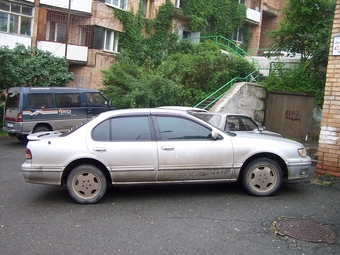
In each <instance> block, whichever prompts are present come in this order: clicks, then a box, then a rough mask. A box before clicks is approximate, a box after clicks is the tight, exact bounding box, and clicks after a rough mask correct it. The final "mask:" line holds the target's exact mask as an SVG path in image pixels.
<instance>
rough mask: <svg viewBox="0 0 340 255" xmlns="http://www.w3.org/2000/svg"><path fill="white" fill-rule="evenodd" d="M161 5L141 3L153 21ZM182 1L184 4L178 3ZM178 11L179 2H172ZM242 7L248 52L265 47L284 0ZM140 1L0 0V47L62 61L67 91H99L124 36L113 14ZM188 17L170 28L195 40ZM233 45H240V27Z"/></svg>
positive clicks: (155, 0)
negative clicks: (20, 47) (32, 50)
mask: <svg viewBox="0 0 340 255" xmlns="http://www.w3.org/2000/svg"><path fill="white" fill-rule="evenodd" d="M165 1H166V0H142V8H143V14H144V16H145V17H146V18H149V19H152V18H154V17H155V16H156V11H157V10H158V8H159V6H160V5H162V4H164V3H165ZM182 1H185V0H182ZM171 2H172V3H173V4H174V6H175V7H177V8H178V9H180V8H181V0H171ZM239 2H240V4H245V5H246V6H247V20H246V24H247V26H249V27H250V28H251V31H252V38H251V43H250V47H249V48H250V49H255V50H254V51H253V54H257V53H258V48H266V47H268V45H269V41H268V39H267V37H266V36H265V32H266V31H267V30H272V29H275V28H276V27H277V24H278V20H279V19H280V9H281V8H282V6H283V3H284V0H266V1H263V0H239ZM139 3H140V0H58V1H56V0H11V1H9V0H0V45H7V46H9V47H10V48H13V47H14V46H15V44H16V43H21V44H24V45H26V46H36V47H37V48H39V49H41V50H48V51H50V52H52V53H53V54H54V55H56V56H59V57H65V58H66V60H67V61H68V62H69V64H70V71H71V72H72V73H73V74H74V81H71V82H70V83H69V84H68V86H73V87H91V88H97V89H98V88H100V87H101V82H102V73H101V70H105V69H108V68H109V67H110V65H111V64H112V63H113V62H114V60H115V56H116V54H117V53H118V51H119V45H118V36H119V34H120V33H122V32H123V26H122V24H121V22H120V21H119V20H118V19H117V18H116V17H114V13H113V9H114V8H119V9H122V10H135V11H137V10H138V8H139ZM189 22H190V17H188V16H185V15H183V14H181V12H178V13H177V14H176V15H174V17H173V24H174V28H175V29H176V31H178V33H179V35H180V37H183V38H198V37H199V36H200V33H199V32H196V31H190V30H188V26H187V24H188V23H189ZM233 40H235V41H236V42H237V43H242V40H243V34H242V28H240V29H236V30H235V32H234V35H233Z"/></svg>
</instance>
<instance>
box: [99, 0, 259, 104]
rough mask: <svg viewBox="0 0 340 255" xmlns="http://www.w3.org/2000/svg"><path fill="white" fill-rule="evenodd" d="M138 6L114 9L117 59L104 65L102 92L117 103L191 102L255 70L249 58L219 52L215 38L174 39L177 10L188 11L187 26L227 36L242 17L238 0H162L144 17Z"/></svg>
mask: <svg viewBox="0 0 340 255" xmlns="http://www.w3.org/2000/svg"><path fill="white" fill-rule="evenodd" d="M141 10H142V8H139V11H138V13H137V14H136V15H135V14H134V12H133V11H130V12H126V11H122V10H119V9H114V12H115V16H116V17H117V18H118V19H119V20H120V21H121V22H122V23H123V26H124V31H123V32H124V33H122V34H120V36H119V45H120V54H119V55H118V56H117V58H116V62H115V63H114V64H113V65H112V67H111V68H110V69H109V70H105V71H103V73H104V81H103V85H104V89H103V92H104V93H105V94H106V95H107V96H108V97H110V98H111V99H112V100H113V101H114V105H115V107H116V108H130V107H155V106H160V105H194V104H196V103H197V102H199V101H200V100H202V99H203V98H204V97H206V96H207V95H208V94H210V93H212V92H213V91H215V90H216V89H218V88H219V87H221V86H222V85H224V84H225V83H226V82H228V81H229V80H231V79H232V78H235V77H237V76H239V77H245V76H246V75H248V74H249V73H250V72H251V71H253V70H254V67H253V66H251V65H250V64H249V62H248V61H246V60H242V59H240V58H239V57H236V56H233V55H232V54H230V55H226V54H222V53H221V51H220V50H219V48H218V46H216V44H214V43H209V42H208V43H200V44H198V45H193V44H192V42H191V41H190V40H188V39H182V40H180V41H179V40H178V39H179V38H178V34H177V31H173V27H172V21H173V17H174V14H176V12H181V14H184V15H187V16H190V18H191V21H190V29H191V31H195V32H197V31H200V32H201V34H202V35H222V36H224V37H226V38H231V37H232V34H233V31H234V29H235V28H240V27H243V26H244V20H245V18H246V7H245V6H244V5H241V4H239V3H238V1H236V0H228V1H225V0H211V1H204V0H187V1H183V2H182V8H181V10H179V9H176V8H175V7H174V6H173V4H172V3H171V2H170V1H166V3H165V4H163V5H161V6H160V8H159V10H158V12H157V17H156V18H155V19H153V20H149V19H145V18H143V16H142V11H141ZM231 13H232V15H230V14H231ZM207 26H209V27H210V32H207V31H206V27H207ZM247 38H248V41H249V39H250V34H249V33H248V37H247Z"/></svg>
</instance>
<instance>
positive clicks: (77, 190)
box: [67, 165, 107, 204]
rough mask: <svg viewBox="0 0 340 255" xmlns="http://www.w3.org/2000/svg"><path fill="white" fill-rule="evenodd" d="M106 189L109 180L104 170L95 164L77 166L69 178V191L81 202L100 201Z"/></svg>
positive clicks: (91, 202)
mask: <svg viewBox="0 0 340 255" xmlns="http://www.w3.org/2000/svg"><path fill="white" fill-rule="evenodd" d="M106 189H107V181H106V178H105V176H104V174H103V172H102V171H100V169H98V168H97V167H95V166H93V165H80V166H77V167H75V168H74V169H73V170H72V171H71V173H70V174H69V176H68V178H67V190H68V193H69V194H70V196H71V197H72V198H73V199H74V200H75V201H76V202H78V203H80V204H93V203H96V202H98V201H99V200H100V199H101V198H102V197H103V196H104V195H105V192H106Z"/></svg>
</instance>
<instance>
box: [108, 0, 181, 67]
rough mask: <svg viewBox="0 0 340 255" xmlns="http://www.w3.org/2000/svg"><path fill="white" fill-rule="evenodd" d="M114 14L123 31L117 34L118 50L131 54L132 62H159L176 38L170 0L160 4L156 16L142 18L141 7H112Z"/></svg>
mask: <svg viewBox="0 0 340 255" xmlns="http://www.w3.org/2000/svg"><path fill="white" fill-rule="evenodd" d="M114 12H115V16H116V17H117V18H118V19H119V20H120V21H121V22H122V23H123V25H124V30H123V32H124V33H121V34H120V36H119V46H120V50H121V51H124V52H125V53H128V54H129V55H130V56H133V59H134V62H135V63H138V64H140V65H142V64H143V63H144V61H146V60H147V59H152V61H153V62H154V63H155V64H159V63H160V62H161V61H162V59H164V58H165V57H166V55H167V54H166V50H167V48H170V47H171V45H173V44H174V43H175V42H176V41H177V40H178V36H177V35H176V34H173V33H172V17H173V14H174V6H173V5H172V3H171V2H170V1H167V2H166V3H165V4H164V5H161V6H160V8H159V10H158V13H157V18H156V19H154V20H148V19H145V18H143V16H142V12H141V8H140V9H139V12H138V13H137V14H136V15H135V14H134V12H133V11H129V12H126V11H123V10H119V9H114Z"/></svg>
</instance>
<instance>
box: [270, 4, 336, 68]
mask: <svg viewBox="0 0 340 255" xmlns="http://www.w3.org/2000/svg"><path fill="white" fill-rule="evenodd" d="M334 10H335V0H288V1H287V2H286V4H285V6H284V8H283V10H282V13H283V19H282V20H281V21H280V23H279V28H278V29H277V30H275V31H273V32H270V33H269V37H271V38H272V39H273V41H274V45H273V47H274V48H276V49H279V50H290V51H292V52H296V53H301V58H302V60H303V61H306V60H307V59H309V58H310V57H312V56H313V60H312V61H313V66H314V67H325V66H326V65H327V60H328V51H329V45H330V38H331V32H332V23H333V19H334Z"/></svg>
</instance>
